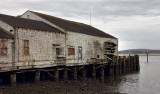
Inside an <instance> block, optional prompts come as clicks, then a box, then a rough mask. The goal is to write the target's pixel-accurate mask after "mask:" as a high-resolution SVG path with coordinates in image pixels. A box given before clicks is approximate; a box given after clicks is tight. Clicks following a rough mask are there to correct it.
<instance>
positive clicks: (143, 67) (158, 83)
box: [106, 56, 160, 94]
mask: <svg viewBox="0 0 160 94" xmlns="http://www.w3.org/2000/svg"><path fill="white" fill-rule="evenodd" d="M159 79H160V56H149V62H148V63H147V61H146V56H140V72H136V73H131V74H127V75H123V76H117V77H114V79H113V78H110V79H109V78H107V80H108V81H106V83H107V84H108V85H110V86H113V88H114V89H115V91H119V92H121V93H127V94H160V93H159V92H160V80H159Z"/></svg>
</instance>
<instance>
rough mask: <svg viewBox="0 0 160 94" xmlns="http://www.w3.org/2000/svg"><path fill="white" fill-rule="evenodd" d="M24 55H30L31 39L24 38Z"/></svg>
mask: <svg viewBox="0 0 160 94" xmlns="http://www.w3.org/2000/svg"><path fill="white" fill-rule="evenodd" d="M24 55H29V40H24Z"/></svg>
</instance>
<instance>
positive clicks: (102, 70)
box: [100, 67, 105, 82]
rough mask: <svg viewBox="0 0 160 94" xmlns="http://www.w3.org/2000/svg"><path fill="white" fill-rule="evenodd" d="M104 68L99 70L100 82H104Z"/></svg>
mask: <svg viewBox="0 0 160 94" xmlns="http://www.w3.org/2000/svg"><path fill="white" fill-rule="evenodd" d="M104 69H105V68H104V67H102V68H101V72H100V73H101V82H104V76H105V71H104Z"/></svg>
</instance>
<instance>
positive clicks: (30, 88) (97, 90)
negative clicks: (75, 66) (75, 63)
mask: <svg viewBox="0 0 160 94" xmlns="http://www.w3.org/2000/svg"><path fill="white" fill-rule="evenodd" d="M0 94H120V93H118V92H116V91H115V90H114V88H113V87H112V86H108V85H106V83H101V82H99V81H98V80H94V79H87V80H86V81H72V80H68V81H66V82H65V81H60V82H54V81H41V82H40V83H37V84H35V83H23V84H17V85H15V86H0Z"/></svg>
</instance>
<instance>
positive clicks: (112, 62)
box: [109, 56, 115, 76]
mask: <svg viewBox="0 0 160 94" xmlns="http://www.w3.org/2000/svg"><path fill="white" fill-rule="evenodd" d="M114 62H115V61H114V56H113V58H112V61H111V64H110V66H109V75H110V76H114Z"/></svg>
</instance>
